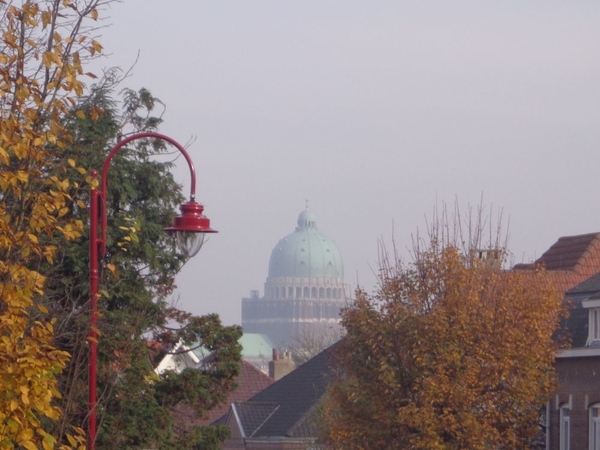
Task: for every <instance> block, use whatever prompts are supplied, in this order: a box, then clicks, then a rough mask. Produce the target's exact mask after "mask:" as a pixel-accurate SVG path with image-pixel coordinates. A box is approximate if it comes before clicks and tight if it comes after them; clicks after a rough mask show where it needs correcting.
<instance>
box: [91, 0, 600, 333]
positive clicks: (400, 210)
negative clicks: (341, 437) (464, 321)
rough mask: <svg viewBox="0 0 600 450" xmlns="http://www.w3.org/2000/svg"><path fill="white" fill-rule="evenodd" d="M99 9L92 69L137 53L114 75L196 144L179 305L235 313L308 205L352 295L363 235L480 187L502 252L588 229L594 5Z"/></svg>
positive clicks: (368, 267)
mask: <svg viewBox="0 0 600 450" xmlns="http://www.w3.org/2000/svg"><path fill="white" fill-rule="evenodd" d="M104 14H105V15H107V14H108V15H109V16H110V19H109V20H108V22H110V23H112V26H111V27H109V28H107V29H105V30H102V34H103V36H102V38H101V39H100V41H101V42H102V44H103V45H104V47H105V52H106V54H107V57H106V58H105V59H104V60H102V61H101V62H100V65H101V66H106V67H110V66H120V67H122V68H128V67H129V66H131V65H132V64H133V62H134V61H135V59H136V57H137V53H138V51H139V52H140V58H139V62H138V63H137V65H136V66H135V68H134V69H133V74H132V76H131V77H130V78H129V79H127V80H126V82H125V83H124V86H128V87H131V88H134V89H138V88H140V87H146V88H148V89H150V90H151V91H152V92H153V94H154V95H156V96H157V97H159V98H161V99H162V100H163V101H164V102H165V103H167V112H166V114H165V116H164V118H165V124H164V126H163V127H162V130H161V131H162V132H164V133H165V134H168V135H170V136H171V137H173V138H175V139H177V140H178V141H180V142H182V143H185V142H187V141H188V140H189V138H190V137H191V136H197V140H196V142H195V143H194V144H193V145H192V146H191V148H190V153H191V155H192V158H193V159H194V161H195V163H196V166H197V172H198V177H199V188H198V200H199V201H201V202H202V203H204V204H205V207H206V210H205V211H206V214H207V216H208V217H209V218H210V219H211V221H212V225H213V227H214V228H216V229H218V230H219V231H220V233H219V234H217V235H215V236H214V237H212V238H211V240H210V242H209V243H208V244H207V245H206V246H205V248H204V249H203V250H202V251H201V252H200V253H199V254H198V256H196V257H195V258H194V259H193V260H191V261H190V262H189V263H188V264H187V266H186V267H185V269H184V271H183V272H182V273H181V275H180V276H179V278H178V280H177V283H178V285H179V287H180V289H179V291H178V293H179V295H180V302H179V305H180V306H181V307H183V308H184V309H187V310H190V311H192V312H194V313H198V314H201V313H209V312H217V313H219V314H220V315H221V316H222V318H223V319H224V321H225V322H226V323H239V321H240V299H241V297H243V296H247V295H248V293H249V291H250V290H251V289H260V291H261V294H262V291H263V283H264V281H265V278H266V276H267V268H268V261H269V256H270V253H271V250H272V249H273V247H274V246H275V244H276V243H277V241H278V240H279V239H280V238H282V237H283V236H285V235H286V234H289V233H291V232H292V231H293V230H294V227H295V222H296V218H297V216H298V213H299V212H300V211H301V210H302V209H303V208H304V204H305V199H307V198H308V199H309V200H310V209H311V210H312V211H313V212H314V213H315V214H316V216H317V223H318V226H319V229H320V230H321V231H322V232H323V233H325V234H326V235H328V236H329V237H331V238H333V240H334V241H335V242H336V243H337V245H338V246H339V248H340V250H341V252H342V256H343V258H344V262H345V275H346V279H347V281H348V282H350V283H352V284H353V285H355V284H356V281H357V280H358V281H359V282H360V283H361V284H362V285H363V286H364V287H365V288H367V290H372V288H373V287H374V285H375V277H374V275H373V272H372V270H373V269H374V268H376V266H377V252H378V244H377V243H378V240H379V239H382V238H383V239H384V240H386V241H388V242H389V241H390V240H391V237H392V231H393V234H394V237H395V240H396V243H397V246H398V247H399V248H400V249H401V250H403V251H404V249H406V248H407V247H408V246H409V245H410V242H411V235H412V234H413V233H414V232H415V231H416V230H417V228H419V229H423V227H424V224H425V217H426V216H431V212H432V209H433V206H434V205H435V204H436V202H438V203H441V202H447V203H450V204H452V203H453V202H454V199H455V198H458V201H459V203H460V205H462V207H463V209H466V205H468V204H478V203H479V200H480V197H481V195H482V194H483V196H484V203H485V204H487V205H489V204H493V205H494V207H499V208H502V209H503V211H504V215H505V217H507V218H508V217H510V242H509V244H510V249H511V250H512V251H513V253H514V254H515V257H516V260H517V261H519V262H520V261H522V260H524V261H530V260H532V259H534V258H535V257H537V256H539V255H540V254H541V253H543V252H544V251H545V250H546V249H547V248H548V247H549V246H550V245H551V244H552V243H553V242H554V241H555V240H556V239H557V238H558V237H559V236H564V235H572V234H580V233H588V232H594V231H600V204H599V201H598V198H599V194H600V189H599V185H600V182H599V181H600V180H599V178H600V177H599V175H598V173H599V170H598V169H599V168H600V147H599V144H600V127H599V119H600V26H599V25H598V24H600V3H599V2H598V1H597V0H595V1H586V0H578V1H576V2H564V1H563V2H553V1H522V0H521V1H503V2H498V1H494V2H492V1H481V0H478V1H461V0H456V1H452V2H433V1H416V0H415V1H402V0H389V1H373V0H371V1H368V2H367V1H355V0H344V1H341V0H340V1H328V0H319V1H311V0H303V1H296V2H291V1H282V0H272V1H249V0H244V1H239V0H238V1H233V0H231V1H211V2H208V1H201V0H178V1H177V2H166V1H164V0H161V1H159V0H144V1H134V0H129V1H126V2H125V3H121V4H115V5H113V6H112V7H111V8H110V9H109V10H108V11H105V13H104ZM96 65H97V64H96ZM96 71H97V70H96ZM177 177H178V179H180V180H181V181H182V182H184V183H188V179H189V176H188V173H187V172H186V169H184V168H182V169H181V170H179V171H178V174H177Z"/></svg>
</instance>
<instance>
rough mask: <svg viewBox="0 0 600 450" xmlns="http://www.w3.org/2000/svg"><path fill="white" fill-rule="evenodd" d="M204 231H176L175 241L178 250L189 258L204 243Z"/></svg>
mask: <svg viewBox="0 0 600 450" xmlns="http://www.w3.org/2000/svg"><path fill="white" fill-rule="evenodd" d="M205 238H206V233H198V232H193V231H176V232H175V243H176V245H177V248H178V249H179V251H180V252H181V253H182V254H183V255H184V256H186V257H187V258H191V257H193V256H195V255H196V254H197V253H198V252H199V251H200V249H201V248H202V245H203V244H204V241H205Z"/></svg>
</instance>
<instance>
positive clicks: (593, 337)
mask: <svg viewBox="0 0 600 450" xmlns="http://www.w3.org/2000/svg"><path fill="white" fill-rule="evenodd" d="M589 330H590V332H589V338H588V340H589V342H590V343H592V342H598V341H600V308H592V309H590V323H589Z"/></svg>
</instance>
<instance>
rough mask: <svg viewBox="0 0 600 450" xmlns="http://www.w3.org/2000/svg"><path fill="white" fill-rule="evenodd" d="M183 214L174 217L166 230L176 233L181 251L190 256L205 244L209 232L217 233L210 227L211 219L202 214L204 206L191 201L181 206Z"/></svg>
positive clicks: (176, 239)
mask: <svg viewBox="0 0 600 450" xmlns="http://www.w3.org/2000/svg"><path fill="white" fill-rule="evenodd" d="M179 209H180V210H181V215H180V216H176V217H174V218H173V223H172V224H171V226H170V227H168V228H165V231H167V232H169V233H172V234H174V235H175V241H176V244H177V247H178V248H179V251H181V253H183V254H184V255H185V256H187V257H188V258H191V257H192V256H194V255H196V253H198V252H199V251H200V249H201V248H202V245H203V244H204V239H205V236H206V234H207V233H217V230H213V229H212V228H211V227H210V220H209V219H208V218H207V217H204V216H203V215H202V212H203V211H204V206H202V205H201V204H199V203H196V202H195V201H189V202H187V203H184V204H183V205H181V206H180V207H179Z"/></svg>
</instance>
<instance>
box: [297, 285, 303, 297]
mask: <svg viewBox="0 0 600 450" xmlns="http://www.w3.org/2000/svg"><path fill="white" fill-rule="evenodd" d="M300 297H302V288H299V287H297V288H296V298H300Z"/></svg>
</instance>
